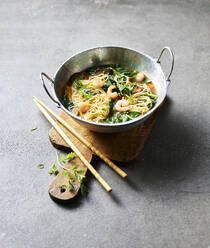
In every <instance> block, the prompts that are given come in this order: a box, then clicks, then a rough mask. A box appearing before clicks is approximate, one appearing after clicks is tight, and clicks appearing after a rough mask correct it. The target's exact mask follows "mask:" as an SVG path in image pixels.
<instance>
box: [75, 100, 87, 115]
mask: <svg viewBox="0 0 210 248" xmlns="http://www.w3.org/2000/svg"><path fill="white" fill-rule="evenodd" d="M78 108H79V111H80V112H81V113H83V114H84V113H86V112H87V111H88V109H89V108H90V106H89V104H88V103H87V102H80V103H79V104H78Z"/></svg>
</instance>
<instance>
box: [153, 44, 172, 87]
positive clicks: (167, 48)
mask: <svg viewBox="0 0 210 248" xmlns="http://www.w3.org/2000/svg"><path fill="white" fill-rule="evenodd" d="M165 50H168V51H169V54H170V56H171V69H170V72H169V75H168V77H167V79H166V81H167V82H168V85H169V84H170V82H171V80H170V77H171V74H172V72H173V69H174V54H173V52H172V50H171V48H170V47H164V48H163V49H162V50H161V52H160V55H159V57H158V59H157V63H159V64H160V59H161V56H162V54H163V53H164V51H165Z"/></svg>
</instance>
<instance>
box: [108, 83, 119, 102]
mask: <svg viewBox="0 0 210 248" xmlns="http://www.w3.org/2000/svg"><path fill="white" fill-rule="evenodd" d="M114 89H116V86H114V85H111V86H109V88H108V90H107V95H108V96H109V97H110V98H112V99H113V100H116V99H117V98H118V94H117V92H112V91H113V90H114Z"/></svg>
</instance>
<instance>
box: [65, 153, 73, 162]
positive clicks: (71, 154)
mask: <svg viewBox="0 0 210 248" xmlns="http://www.w3.org/2000/svg"><path fill="white" fill-rule="evenodd" d="M74 158H75V153H74V152H70V153H69V154H67V155H66V158H65V159H68V160H69V161H70V160H73V159H74Z"/></svg>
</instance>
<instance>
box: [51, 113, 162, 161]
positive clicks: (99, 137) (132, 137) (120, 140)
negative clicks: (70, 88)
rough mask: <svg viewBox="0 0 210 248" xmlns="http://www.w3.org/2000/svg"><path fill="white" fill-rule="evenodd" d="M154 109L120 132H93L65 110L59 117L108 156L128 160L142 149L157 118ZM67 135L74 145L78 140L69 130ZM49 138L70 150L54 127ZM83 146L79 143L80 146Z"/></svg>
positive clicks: (59, 146) (60, 147) (56, 145)
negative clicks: (135, 124)
mask: <svg viewBox="0 0 210 248" xmlns="http://www.w3.org/2000/svg"><path fill="white" fill-rule="evenodd" d="M158 111H159V110H156V112H154V113H153V114H152V115H151V116H150V117H149V118H148V119H147V120H146V121H144V122H143V123H142V124H140V125H139V126H137V127H135V128H133V129H131V130H128V131H125V132H122V133H114V134H102V133H95V132H92V131H90V130H88V129H87V128H85V127H82V126H81V125H79V124H78V123H77V122H75V121H74V120H73V119H72V118H71V117H70V116H69V115H67V114H66V113H65V112H62V113H61V115H60V116H61V117H62V118H63V119H64V120H65V121H67V122H68V123H69V124H70V125H71V126H72V127H73V128H75V129H76V130H77V131H78V132H79V133H80V134H81V135H82V136H83V137H84V138H85V139H87V140H88V141H89V142H90V143H91V144H92V145H93V146H95V147H96V148H97V149H98V150H100V151H101V152H102V153H104V154H105V155H106V156H107V157H108V158H110V159H112V160H115V161H119V162H128V161H131V160H133V159H135V158H136V157H137V156H138V155H139V153H140V151H141V150H142V148H143V146H144V144H145V142H146V140H147V137H148V136H149V134H150V132H151V130H152V127H153V125H154V123H155V121H156V119H157V113H158ZM66 132H67V135H68V136H69V138H70V139H71V141H72V142H73V143H75V145H78V143H80V142H79V140H78V139H77V138H75V137H74V136H73V135H72V134H71V133H70V132H69V131H67V130H66ZM49 138H50V141H51V143H52V144H53V145H54V146H55V147H56V148H58V149H61V150H64V151H70V148H69V147H68V146H67V144H66V143H65V141H64V140H63V139H62V138H61V137H60V136H59V134H58V133H57V132H56V130H55V129H54V128H51V130H50V132H49ZM81 146H84V145H83V144H81V143H80V146H79V147H81Z"/></svg>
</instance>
